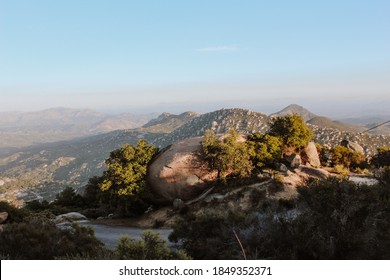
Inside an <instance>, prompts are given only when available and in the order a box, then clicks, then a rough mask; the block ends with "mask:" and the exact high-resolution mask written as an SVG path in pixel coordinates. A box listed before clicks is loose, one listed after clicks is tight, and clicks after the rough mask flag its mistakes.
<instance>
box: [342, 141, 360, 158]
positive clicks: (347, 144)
mask: <svg viewBox="0 0 390 280" xmlns="http://www.w3.org/2000/svg"><path fill="white" fill-rule="evenodd" d="M341 146H344V147H346V148H349V149H351V150H352V151H355V152H359V153H361V154H363V155H364V154H365V153H364V149H363V147H362V146H360V145H359V144H358V143H356V142H352V141H349V140H345V139H344V140H343V141H341Z"/></svg>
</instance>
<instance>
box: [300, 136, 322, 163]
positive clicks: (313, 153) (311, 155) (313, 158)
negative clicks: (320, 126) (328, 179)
mask: <svg viewBox="0 0 390 280" xmlns="http://www.w3.org/2000/svg"><path fill="white" fill-rule="evenodd" d="M303 158H304V160H305V161H306V163H308V164H309V165H311V166H313V167H320V166H321V161H320V157H319V156H318V151H317V147H316V144H315V143H314V142H309V143H308V144H307V146H306V147H305V149H304V150H303Z"/></svg>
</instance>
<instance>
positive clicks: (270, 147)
mask: <svg viewBox="0 0 390 280" xmlns="http://www.w3.org/2000/svg"><path fill="white" fill-rule="evenodd" d="M246 144H247V147H248V153H249V155H250V158H251V161H252V163H253V164H254V165H255V166H256V167H257V168H263V167H266V166H268V167H274V166H275V165H276V163H278V162H279V161H280V159H281V156H282V141H281V139H280V138H279V137H276V136H271V135H269V134H265V135H262V134H259V133H254V134H251V135H249V136H248V139H247V142H246Z"/></svg>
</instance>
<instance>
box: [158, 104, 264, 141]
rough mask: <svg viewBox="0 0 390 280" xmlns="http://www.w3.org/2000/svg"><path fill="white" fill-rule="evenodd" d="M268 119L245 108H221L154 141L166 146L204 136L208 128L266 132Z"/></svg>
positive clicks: (226, 130)
mask: <svg viewBox="0 0 390 280" xmlns="http://www.w3.org/2000/svg"><path fill="white" fill-rule="evenodd" d="M268 121H269V118H268V116H267V115H264V114H262V113H257V112H253V111H250V110H244V109H221V110H218V111H214V112H211V113H206V114H203V115H200V116H198V117H196V118H193V119H192V120H190V121H188V122H187V123H185V124H183V125H182V126H180V127H179V128H177V129H176V130H174V131H172V133H170V134H167V135H163V136H162V137H160V138H158V139H156V140H155V141H154V142H153V143H154V144H155V145H157V146H159V147H165V146H168V145H169V144H171V143H173V142H175V141H178V140H182V139H185V138H189V137H195V136H202V135H203V134H204V132H205V131H206V130H207V129H212V130H214V131H215V132H216V133H226V132H229V131H230V130H232V129H235V130H237V131H239V132H241V133H244V134H245V133H250V132H265V131H266V129H267V128H268Z"/></svg>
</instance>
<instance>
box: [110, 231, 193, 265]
mask: <svg viewBox="0 0 390 280" xmlns="http://www.w3.org/2000/svg"><path fill="white" fill-rule="evenodd" d="M141 238H142V239H141V240H135V239H133V238H130V237H128V236H123V237H121V238H120V239H119V241H118V244H117V246H116V249H115V256H116V258H118V259H120V260H174V259H189V258H188V256H187V255H186V254H185V253H184V252H182V251H171V250H170V249H169V248H168V246H167V244H166V241H165V240H163V239H162V238H161V237H160V235H159V234H158V233H154V232H152V231H144V232H143V233H142V237H141Z"/></svg>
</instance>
